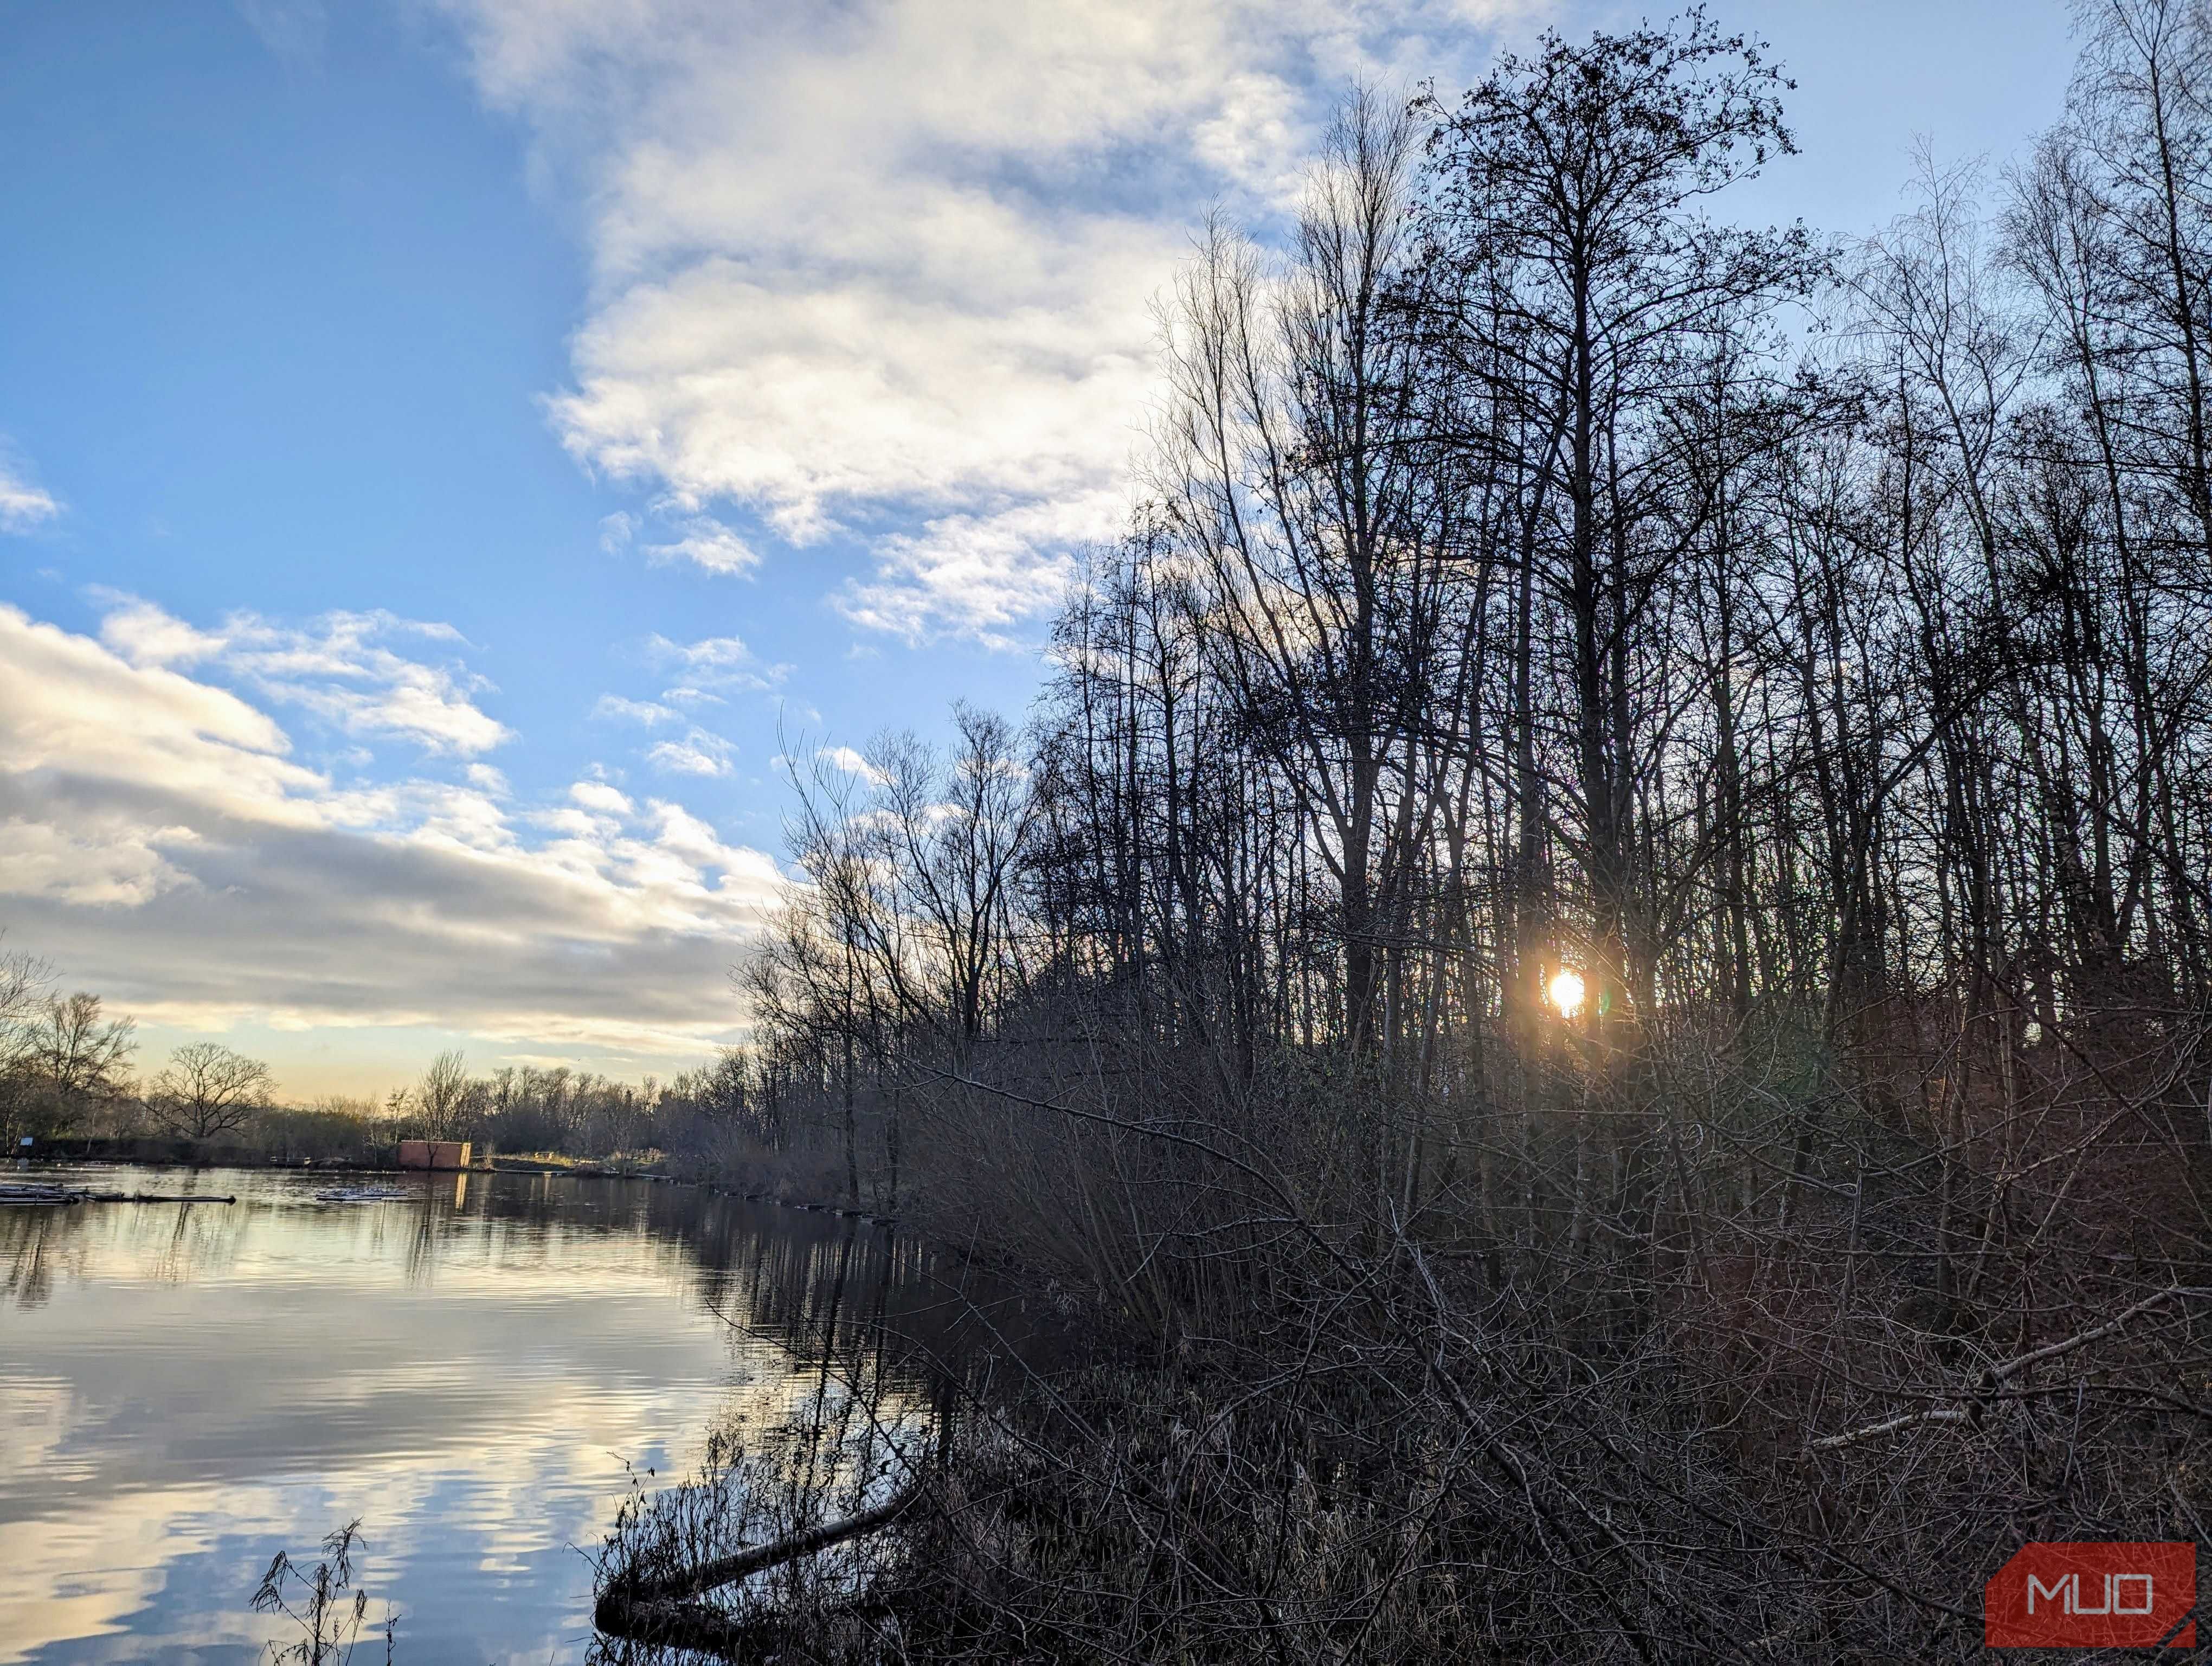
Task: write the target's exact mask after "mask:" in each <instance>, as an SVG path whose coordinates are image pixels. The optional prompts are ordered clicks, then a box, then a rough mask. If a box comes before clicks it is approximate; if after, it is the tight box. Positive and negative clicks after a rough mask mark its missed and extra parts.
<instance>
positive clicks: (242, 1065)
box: [146, 1042, 276, 1140]
mask: <svg viewBox="0 0 2212 1666" xmlns="http://www.w3.org/2000/svg"><path fill="white" fill-rule="evenodd" d="M275 1080H276V1079H275V1077H274V1076H273V1075H272V1074H271V1073H270V1068H269V1067H268V1066H267V1065H266V1064H264V1063H263V1062H262V1061H260V1060H259V1059H249V1058H247V1057H246V1055H244V1054H243V1053H237V1052H234V1051H232V1050H231V1049H229V1048H228V1047H225V1046H222V1044H221V1043H216V1042H187V1043H185V1044H184V1045H183V1046H181V1047H179V1048H177V1049H175V1050H174V1051H173V1052H172V1053H171V1054H170V1055H169V1062H168V1065H167V1067H165V1068H164V1069H163V1070H162V1072H161V1074H160V1075H158V1076H156V1077H155V1079H154V1088H153V1091H152V1092H151V1093H150V1094H149V1095H148V1096H147V1099H146V1109H147V1110H148V1111H149V1113H150V1114H151V1115H152V1116H153V1118H154V1120H155V1122H159V1123H160V1124H161V1126H162V1127H164V1128H167V1129H169V1130H170V1131H171V1132H172V1133H173V1134H179V1135H181V1136H182V1137H184V1138H185V1139H188V1140H211V1139H213V1138H214V1137H215V1136H216V1134H228V1132H230V1131H231V1130H232V1129H234V1128H242V1127H244V1126H245V1124H246V1120H247V1119H248V1118H249V1117H251V1116H252V1115H253V1113H254V1112H255V1111H257V1110H263V1109H264V1108H266V1107H267V1105H268V1104H269V1102H270V1089H271V1088H272V1086H273V1085H275Z"/></svg>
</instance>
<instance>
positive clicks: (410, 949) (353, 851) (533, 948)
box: [0, 605, 781, 1068]
mask: <svg viewBox="0 0 2212 1666" xmlns="http://www.w3.org/2000/svg"><path fill="white" fill-rule="evenodd" d="M114 634H115V635H116V636H117V637H118V638H119V639H120V640H121V641H123V642H125V643H128V644H132V645H135V646H137V647H138V648H141V649H142V650H145V652H146V657H145V658H143V659H140V658H134V657H133V656H132V655H131V654H129V653H126V652H125V651H124V650H123V648H119V647H118V646H117V645H116V644H115V643H113V642H106V643H104V642H102V641H97V640H94V638H91V637H88V636H83V635H75V634H73V633H70V632H67V631H64V630H62V629H59V628H58V627H56V626H54V625H52V624H48V623H40V622H38V621H35V620H33V619H32V618H30V617H28V616H27V615H26V614H24V613H23V612H22V611H21V610H19V609H17V608H15V607H11V606H7V605H0V926H5V927H8V928H9V943H10V944H11V945H15V946H17V947H21V948H23V949H27V950H29V951H32V952H40V953H45V954H46V955H49V956H50V957H52V958H54V959H55V960H56V961H57V962H58V963H59V964H61V965H62V966H63V968H64V970H65V972H66V973H67V974H68V976H69V977H70V982H71V984H72V986H73V987H82V988H94V989H98V990H100V991H101V992H102V993H103V994H106V995H107V996H109V997H110V999H111V1000H112V1001H114V1002H115V1004H116V1005H117V1006H118V1007H119V1008H120V1009H121V1010H124V1011H129V1012H135V1013H137V1016H139V1017H140V1018H142V1019H143V1020H145V1021H147V1022H149V1023H167V1024H187V1023H190V1024H195V1025H200V1026H202V1027H207V1026H211V1025H212V1026H217V1027H220V1026H222V1025H228V1024H233V1023H239V1022H251V1023H254V1024H258V1025H264V1026H265V1027H267V1028H269V1029H275V1030H286V1029H289V1030H299V1029H305V1028H311V1027H325V1026H333V1025H337V1026H344V1025H387V1026H418V1025H435V1026H438V1027H440V1028H441V1029H443V1030H446V1031H459V1032H463V1033H469V1034H476V1035H481V1036H484V1037H495V1038H510V1039H519V1040H523V1041H531V1042H534V1043H536V1044H538V1045H542V1046H545V1047H547V1048H549V1049H553V1050H559V1049H560V1048H561V1047H562V1045H565V1044H569V1043H575V1042H576V1041H577V1039H578V1038H579V1037H592V1038H596V1041H595V1043H594V1044H601V1045H608V1046H616V1045H619V1046H620V1047H622V1048H624V1049H629V1051H630V1052H631V1053H632V1054H633V1055H637V1056H641V1057H650V1058H651V1059H653V1061H655V1064H656V1067H663V1068H665V1067H666V1062H668V1061H681V1060H682V1059H684V1057H685V1056H687V1055H696V1054H697V1053H699V1052H702V1051H703V1050H704V1049H706V1048H707V1047H708V1046H709V1045H710V1044H711V1043H712V1042H713V1041H714V1039H716V1038H718V1037H726V1036H727V1035H728V1034H729V1033H730V1031H731V1030H732V1026H733V1025H735V1023H736V1022H737V1021H738V1018H739V1017H740V1014H739V1013H738V1012H737V1011H736V1009H735V1007H734V1006H733V1004H732V1000H731V998H730V995H729V993H728V986H727V981H726V972H727V969H728V967H729V965H730V964H731V962H732V960H733V959H734V958H737V957H738V955H739V954H741V953H742V952H743V945H744V942H745V941H746V939H747V938H748V937H749V936H750V933H752V932H753V931H754V930H755V929H756V928H757V926H758V924H759V922H760V921H762V919H763V917H764V915H765V914H766V912H767V911H768V910H769V909H770V908H772V907H773V905H774V902H775V896H776V893H777V888H778V886H779V885H780V883H781V881H780V878H779V875H778V872H777V869H776V866H775V863H774V861H773V860H770V859H769V857H767V856H766V855H763V854H761V853H759V852H757V851H752V850H748V849H744V848H738V847H734V846H731V845H726V844H725V843H723V842H721V841H720V839H719V838H718V837H716V836H714V833H713V831H712V830H711V829H709V828H708V827H707V826H706V824H704V823H702V822H700V821H698V820H697V819H696V818H693V817H691V816H690V814H689V813H688V812H684V811H682V810H681V808H680V807H679V806H675V805H672V804H669V803H666V802H664V801H661V800H648V801H647V802H646V803H644V804H643V805H642V806H640V805H636V804H634V803H633V802H632V801H631V800H629V798H628V797H626V796H625V795H624V794H623V793H620V792H618V791H617V790H616V789H614V788H613V787H609V786H607V785H606V784H605V783H604V782H600V781H580V782H578V783H577V784H576V786H575V787H574V788H573V789H572V792H571V794H570V798H571V802H572V804H573V805H574V806H575V807H574V808H573V809H569V810H567V811H562V812H552V813H550V814H547V815H544V816H534V815H530V814H526V813H520V812H513V811H511V810H510V809H509V808H508V806H507V791H506V782H505V781H504V780H503V779H501V778H498V777H497V774H496V772H495V771H491V772H489V773H487V772H485V770H484V769H483V768H482V767H481V766H480V767H479V769H477V770H476V771H473V772H470V778H469V780H468V781H467V783H466V784H465V785H456V784H452V783H448V782H444V781H431V780H423V779H412V778H410V779H402V780H398V781H389V782H384V783H380V784H377V785H374V786H368V787H347V786H341V785H340V784H338V783H337V782H335V781H333V780H332V779H331V777H330V776H328V775H325V774H323V773H321V772H320V771H319V770H316V769H310V768H307V767H306V766H305V765H303V764H302V763H299V762H297V761H295V758H294V757H293V756H292V751H293V747H292V743H291V739H290V737H289V736H288V735H287V733H285V731H284V729H283V727H281V726H280V725H279V724H278V723H277V722H276V721H275V720H274V719H273V718H272V717H271V716H270V714H268V713H267V712H265V711H263V710H261V709H260V708H258V707H257V706H256V705H255V704H254V703H252V701H251V700H249V699H248V698H247V697H246V696H244V695H242V694H240V693H239V692H235V691H233V690H228V689H224V688H220V687H216V686H214V685H213V684H210V683H209V682H207V681H204V680H199V679H197V678H194V677H192V676H188V675H186V674H185V673H184V672H182V671H179V670H178V669H176V668H175V666H174V665H173V664H165V663H162V656H163V654H168V655H170V656H171V657H172V658H173V659H179V660H182V659H190V658H191V656H193V655H195V654H197V656H198V659H199V662H202V663H205V664H207V665H209V666H210V668H211V669H212V668H216V667H218V666H224V665H227V664H228V656H229V655H230V654H232V653H233V652H234V650H232V649H230V648H222V649H219V650H218V649H208V648H206V647H205V645H204V643H195V642H194V641H192V640H191V638H190V637H189V636H187V635H184V634H182V633H180V632H179V631H177V630H173V629H169V628H168V627H167V626H164V625H162V624H161V622H160V621H159V620H156V619H155V618H154V617H152V616H151V615H150V614H149V613H147V612H145V611H137V612H135V613H131V614H129V615H127V616H126V617H125V622H124V623H121V624H119V625H118V627H117V630H116V632H115V633H114ZM333 642H336V644H337V646H336V647H332V646H331V644H332V643H333ZM149 644H150V645H151V646H150V647H149ZM251 651H252V652H255V653H260V652H264V651H266V652H268V653H270V654H277V653H280V652H283V653H296V654H298V655H299V656H301V658H303V659H313V658H314V657H315V656H316V655H318V654H322V653H324V652H325V651H328V652H330V653H332V654H337V656H338V657H339V658H340V659H341V660H347V658H348V656H349V655H351V654H355V653H356V647H355V646H353V645H350V644H349V641H348V639H347V638H346V637H345V634H344V633H343V631H333V630H329V629H320V630H318V631H316V632H310V633H303V634H302V637H301V641H300V642H298V643H295V644H290V645H289V646H288V645H286V644H283V643H279V644H278V645H277V646H276V647H275V648H270V647H268V646H267V645H266V644H265V643H264V645H263V647H260V648H253V649H252V650H251ZM348 662H349V663H350V661H348ZM272 674H273V673H272ZM564 817H565V818H572V819H567V820H563V819H561V818H564Z"/></svg>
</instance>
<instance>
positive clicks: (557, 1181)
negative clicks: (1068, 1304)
mask: <svg viewBox="0 0 2212 1666" xmlns="http://www.w3.org/2000/svg"><path fill="white" fill-rule="evenodd" d="M0 1177H6V1178H19V1179H20V1178H37V1179H66V1180H70V1181H71V1182H74V1183H83V1184H89V1185H92V1186H94V1188H95V1189H113V1190H142V1189H143V1190H148V1191H160V1192H163V1193H178V1192H181V1191H185V1190H188V1189H197V1191H200V1192H203V1193H208V1194H214V1195H236V1197H237V1199H238V1201H236V1202H235V1203H234V1204H229V1205H223V1204H212V1203H211V1204H204V1205H194V1206H185V1205H179V1204H174V1203H168V1204H157V1203H107V1204H83V1205H78V1206H76V1207H69V1208H51V1207H12V1208H0V1432H4V1434H0V1663H15V1662H28V1661H37V1662H63V1661H70V1662H82V1661H115V1662H122V1661H132V1662H137V1661H144V1660H148V1659H160V1660H162V1661H178V1662H226V1663H234V1662H244V1661H250V1660H254V1659H258V1658H259V1657H262V1655H263V1653H264V1649H265V1645H267V1644H268V1643H270V1641H277V1642H283V1641H286V1640H289V1638H296V1637H297V1636H298V1633H297V1632H296V1631H293V1632H290V1633H289V1634H288V1632H287V1629H286V1627H285V1626H283V1623H282V1622H281V1620H272V1619H270V1618H269V1617H265V1616H262V1615H258V1614H254V1613H253V1612H252V1609H251V1607H250V1599H251V1596H252V1590H253V1588H254V1585H255V1584H256V1583H257V1582H258V1579H259V1578H260V1576H261V1573H262V1571H263V1569H264V1567H265V1566H267V1564H268V1562H269V1560H270V1556H271V1555H272V1554H275V1553H276V1551H277V1550H279V1549H283V1550H287V1551H289V1552H290V1553H291V1554H293V1555H294V1556H295V1558H299V1559H301V1560H308V1555H307V1554H308V1553H310V1552H312V1551H313V1550H314V1549H315V1547H316V1545H317V1542H318V1541H319V1540H320V1539H321V1537H322V1536H323V1535H325V1533H327V1532H329V1531H331V1529H334V1528H337V1527H339V1526H341V1525H343V1523H346V1522H349V1521H352V1520H354V1519H356V1518H358V1519H359V1520H360V1522H361V1523H362V1527H361V1532H362V1538H363V1539H364V1541H366V1549H365V1552H364V1553H363V1554H362V1558H361V1562H360V1579H359V1583H360V1584H361V1585H362V1587H363V1588H365V1589H366V1590H368V1593H369V1594H370V1596H371V1598H372V1602H371V1608H370V1616H371V1618H372V1620H375V1619H379V1618H380V1617H381V1615H382V1614H383V1613H384V1612H385V1605H386V1603H387V1602H388V1603H389V1604H390V1606H391V1607H392V1608H393V1609H396V1610H397V1612H398V1614H399V1615H400V1616H401V1617H400V1622H399V1647H398V1658H399V1659H400V1660H401V1661H402V1662H403V1663H409V1666H442V1663H468V1666H483V1663H486V1662H518V1663H519V1662H524V1661H528V1662H533V1663H543V1662H546V1661H575V1660H580V1658H581V1657H582V1656H583V1654H584V1652H585V1650H586V1647H587V1645H588V1643H589V1640H590V1637H591V1625H590V1612H591V1566H590V1564H589V1561H588V1560H587V1556H588V1554H589V1553H590V1552H592V1550H593V1549H595V1548H596V1547H598V1545H599V1542H600V1541H601V1538H602V1536H603V1535H604V1534H605V1530H606V1529H607V1527H608V1525H609V1524H610V1523H611V1521H612V1519H613V1517H614V1514H615V1511H616V1509H617V1506H618V1505H619V1504H620V1502H621V1500H622V1499H623V1497H624V1495H625V1493H626V1491H627V1489H628V1488H629V1485H630V1479H629V1477H630V1468H631V1467H634V1468H635V1469H636V1470H637V1471H639V1472H641V1473H642V1472H644V1471H647V1470H652V1471H654V1472H656V1473H655V1475H654V1477H653V1481H652V1482H649V1483H648V1484H656V1483H658V1482H660V1481H665V1480H666V1478H668V1477H669V1476H670V1475H671V1473H678V1474H681V1473H684V1472H688V1471H689V1470H690V1468H692V1467H693V1466H694V1465H696V1463H697V1462H699V1460H700V1457H701V1456H702V1453H703V1452H704V1450H705V1447H706V1442H707V1438H708V1432H709V1431H710V1430H713V1429H716V1428H724V1429H727V1428H731V1427H735V1426H744V1425H753V1426H759V1425H763V1424H767V1423H772V1422H774V1421H776V1420H781V1418H782V1417H784V1416H786V1415H787V1414H788V1413H789V1412H790V1410H791V1409H792V1408H793V1407H794V1406H797V1405H799V1404H800V1403H801V1402H803V1400H804V1398H805V1396H806V1395H809V1394H811V1393H813V1392H814V1391H816V1389H817V1388H818V1386H819V1385H820V1383H821V1382H822V1380H823V1378H822V1373H821V1371H819V1370H818V1369H817V1366H818V1364H819V1361H820V1360H821V1359H822V1357H823V1345H824V1341H825V1339H829V1340H835V1341H837V1343H838V1345H839V1346H840V1347H854V1346H858V1347H876V1348H877V1349H878V1353H879V1356H880V1357H883V1358H884V1359H888V1361H889V1364H888V1366H887V1370H888V1372H889V1377H890V1381H891V1382H892V1383H894V1384H907V1385H908V1387H909V1389H910V1394H911V1398H910V1401H909V1402H908V1406H909V1409H910V1410H911V1411H912V1412H913V1413H914V1414H921V1410H922V1408H924V1406H925V1404H926V1401H925V1395H926V1389H927V1383H928V1381H929V1378H930V1365H929V1361H930V1359H932V1358H933V1357H942V1358H952V1357H957V1355H958V1354H959V1353H960V1352H961V1350H963V1348H965V1347H969V1345H970V1342H971V1341H972V1339H971V1338H969V1337H967V1336H966V1335H963V1331H962V1330H961V1328H960V1327H961V1324H962V1323H963V1322H964V1320H963V1314H964V1312H965V1310H966V1304H965V1303H964V1302H963V1301H962V1300H961V1299H960V1298H959V1297H958V1296H957V1293H956V1292H953V1291H951V1289H949V1288H948V1287H947V1286H946V1284H945V1282H944V1281H942V1280H939V1278H937V1277H936V1276H934V1275H933V1272H932V1269H931V1267H930V1265H929V1262H928V1258H927V1257H926V1256H923V1255H922V1254H921V1252H919V1251H918V1250H916V1249H915V1248H914V1247H913V1246H912V1245H911V1244H910V1243H907V1242H906V1241H904V1240H902V1239H894V1238H893V1237H892V1236H891V1235H890V1233H889V1232H887V1231H884V1230H882V1229H879V1228H874V1227H871V1226H869V1225H865V1224H863V1223H860V1222H855V1221H848V1220H844V1219H839V1218H836V1217H834V1216H828V1215H823V1214H814V1213H806V1212H803V1211H799V1210H793V1209H786V1208H780V1207H775V1206H773V1205H765V1204H749V1203H745V1202H744V1201H739V1200H737V1199H733V1198H725V1197H718V1196H714V1195H710V1194H708V1192H706V1191H704V1190H702V1189H695V1188H689V1187H678V1186H672V1185H660V1184H654V1183H647V1182H641V1181H622V1180H603V1179H579V1178H570V1177H554V1176H539V1175H524V1174H493V1175H486V1174H470V1175H453V1174H445V1175H438V1176H428V1177H407V1178H405V1179H404V1181H400V1180H394V1179H393V1178H392V1177H374V1183H387V1182H388V1181H389V1182H391V1183H399V1184H403V1185H404V1188H405V1189H406V1190H407V1192H408V1194H409V1195H408V1196H407V1197H406V1198H405V1199H404V1201H394V1202H387V1203H377V1204H359V1203H356V1204H339V1203H328V1202H319V1201H317V1200H316V1199H315V1196H314V1194H315V1192H316V1191H317V1190H319V1189H324V1188H327V1187H329V1186H331V1185H332V1184H334V1183H337V1179H336V1178H335V1177H331V1176H329V1175H319V1176H309V1175H302V1174H297V1173H289V1172H272V1171H258V1170H256V1171H246V1170H204V1171H200V1172H197V1173H188V1172H185V1171H183V1170H135V1169H117V1168H100V1169H97V1170H91V1169H83V1170H67V1169H56V1168H47V1167H45V1166H43V1165H42V1166H40V1168H38V1169H36V1170H30V1171H28V1172H21V1171H17V1172H13V1173H8V1174H5V1175H0ZM345 1178H346V1180H348V1181H349V1182H352V1183H362V1177H345ZM894 1337H896V1338H904V1339H910V1340H908V1341H897V1342H887V1341H886V1339H888V1338H894ZM626 1466H628V1467H626ZM373 1652H374V1656H375V1657H377V1658H379V1659H381V1658H382V1654H383V1651H382V1648H381V1646H380V1645H378V1646H376V1647H375V1648H374V1651H373ZM362 1658H364V1659H366V1658H368V1655H364V1656H363V1657H362Z"/></svg>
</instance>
